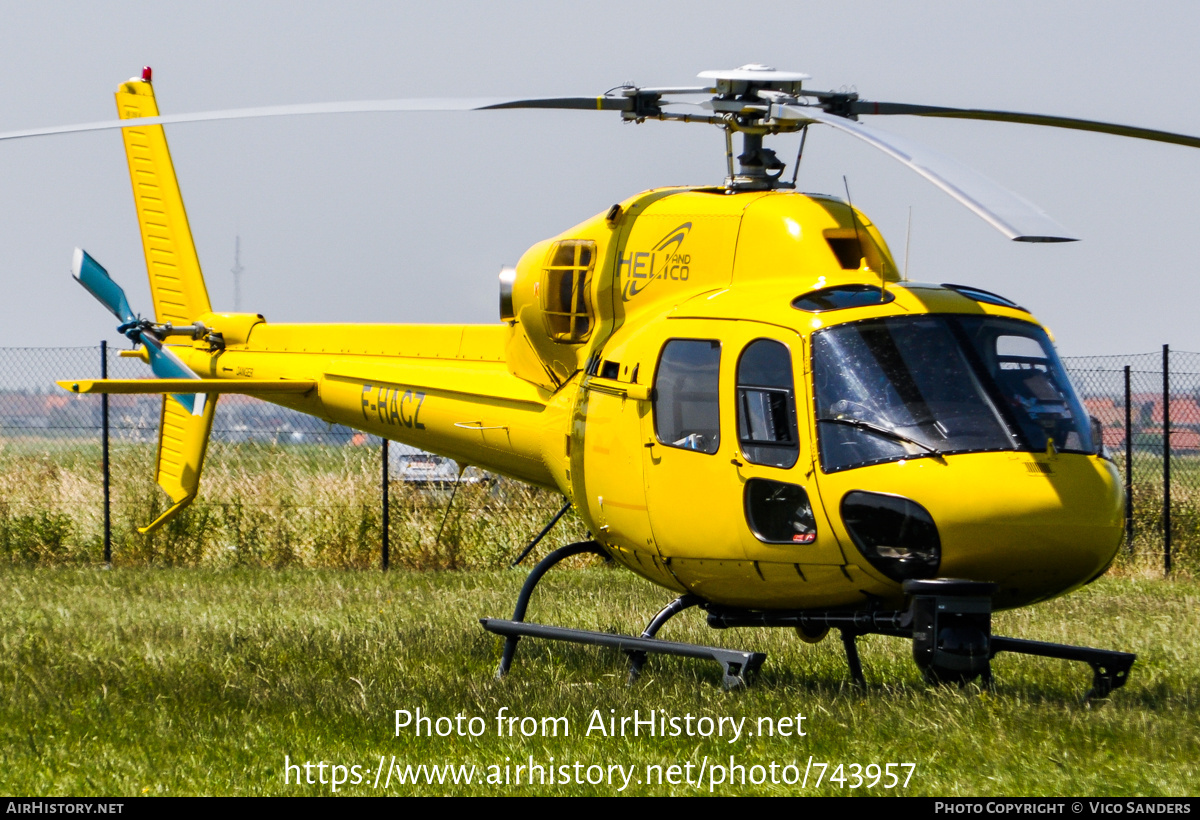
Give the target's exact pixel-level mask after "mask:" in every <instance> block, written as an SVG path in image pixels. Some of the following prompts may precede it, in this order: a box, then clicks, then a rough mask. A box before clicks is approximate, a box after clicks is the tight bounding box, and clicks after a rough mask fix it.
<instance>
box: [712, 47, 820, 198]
mask: <svg viewBox="0 0 1200 820" xmlns="http://www.w3.org/2000/svg"><path fill="white" fill-rule="evenodd" d="M700 77H701V78H702V79H706V80H711V81H714V82H713V85H714V91H715V92H716V95H715V96H714V97H713V99H712V100H711V102H709V103H708V105H711V106H712V109H713V111H714V112H716V113H718V114H721V115H722V123H721V125H722V127H723V128H724V129H725V131H726V134H727V138H728V137H730V136H732V134H733V132H735V131H736V132H739V133H741V135H742V152H741V153H740V154H738V155H737V162H738V167H737V170H736V171H734V169H733V167H732V165H733V163H732V161H730V163H729V165H730V168H729V175H728V176H727V177H726V178H725V187H726V188H728V189H729V190H731V191H769V190H773V189H776V188H791V187H793V186H792V183H790V182H786V181H784V180H783V179H782V176H783V170H784V168H785V167H787V166H786V163H784V162H783V161H782V160H780V159H779V157H778V156H776V155H775V152H774V151H773V150H771V149H770V148H766V147H764V146H763V137H765V136H766V135H768V134H778V133H783V132H791V131H798V130H800V128H801V127H802V124H801V123H799V122H796V121H787V120H784V121H780V120H778V119H776V118H773V117H772V115H771V107H772V105H773V104H777V103H778V104H792V105H795V104H796V103H797V102H799V99H798V98H799V95H800V94H801V87H802V84H803V82H804V81H805V80H807V79H808V78H809V76H808V75H807V74H801V73H798V72H795V71H776V70H775V69H774V68H770V67H768V66H764V65H745V66H742V67H741V68H735V69H727V70H719V71H704V72H702V73H701V74H700Z"/></svg>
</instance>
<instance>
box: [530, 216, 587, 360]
mask: <svg viewBox="0 0 1200 820" xmlns="http://www.w3.org/2000/svg"><path fill="white" fill-rule="evenodd" d="M595 263H596V243H595V242H592V241H590V240H583V239H568V240H566V241H564V242H556V243H555V244H554V246H553V247H551V248H550V253H549V254H547V255H546V265H545V268H544V270H543V274H544V276H543V283H542V312H543V313H544V315H545V317H546V330H547V332H548V333H549V334H550V338H551V339H553V340H554V341H556V342H568V343H570V344H578V343H579V342H582V341H585V340H586V339H587V337H588V334H590V333H591V332H592V304H591V302H592V297H591V293H590V290H591V288H590V285H591V282H592V268H593V267H594V266H595Z"/></svg>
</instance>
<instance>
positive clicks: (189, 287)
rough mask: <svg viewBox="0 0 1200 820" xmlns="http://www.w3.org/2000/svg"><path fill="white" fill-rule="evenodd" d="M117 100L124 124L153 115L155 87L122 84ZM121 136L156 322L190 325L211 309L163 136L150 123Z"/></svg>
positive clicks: (145, 83) (134, 82) (155, 110)
mask: <svg viewBox="0 0 1200 820" xmlns="http://www.w3.org/2000/svg"><path fill="white" fill-rule="evenodd" d="M116 97H117V115H118V116H119V117H120V118H121V119H123V120H126V119H132V118H134V117H157V116H158V104H157V103H156V102H155V100H154V89H153V87H152V86H151V85H150V82H149V81H148V80H139V79H132V80H130V81H129V82H126V83H122V85H121V87H120V88H118V89H117V94H116ZM121 138H122V139H123V140H124V141H125V156H126V158H127V159H128V161H129V176H130V180H131V182H132V183H133V203H134V206H135V207H136V208H137V215H138V225H139V226H140V227H141V231H142V247H143V248H144V249H145V252H146V272H147V273H148V274H149V276H150V295H151V296H152V297H153V299H154V316H155V319H156V320H157V321H158V322H160V323H166V322H171V323H172V324H176V325H186V324H190V323H191V322H192V320H194V319H195V318H196V317H198V316H200V315H201V314H203V313H208V312H209V311H210V310H211V307H210V305H209V302H208V290H207V289H206V288H205V286H204V275H203V273H202V272H201V271H200V259H199V257H197V256H196V246H195V243H194V242H193V241H192V231H191V229H190V228H189V227H188V221H187V212H186V211H185V210H184V207H183V196H182V195H181V194H180V192H179V182H178V180H177V179H176V178H175V167H174V165H172V164H171V152H170V151H169V150H168V149H167V135H166V133H165V132H164V131H163V127H162V126H161V125H152V126H139V127H137V128H122V129H121Z"/></svg>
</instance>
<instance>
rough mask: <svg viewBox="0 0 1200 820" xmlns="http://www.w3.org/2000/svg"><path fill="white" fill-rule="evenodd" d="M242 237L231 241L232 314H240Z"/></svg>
mask: <svg viewBox="0 0 1200 820" xmlns="http://www.w3.org/2000/svg"><path fill="white" fill-rule="evenodd" d="M242 270H243V268H242V237H241V236H240V235H238V236H236V237H234V239H233V267H232V268H231V269H230V271H229V272H230V273H232V274H233V312H234V313H241V312H242Z"/></svg>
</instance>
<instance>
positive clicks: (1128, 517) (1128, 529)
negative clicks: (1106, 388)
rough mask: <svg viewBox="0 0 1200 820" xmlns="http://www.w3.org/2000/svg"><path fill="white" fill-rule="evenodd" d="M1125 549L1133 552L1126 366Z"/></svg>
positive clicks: (1129, 400)
mask: <svg viewBox="0 0 1200 820" xmlns="http://www.w3.org/2000/svg"><path fill="white" fill-rule="evenodd" d="M1125 547H1126V549H1128V550H1129V551H1130V552H1133V391H1132V390H1131V389H1130V378H1129V365H1125Z"/></svg>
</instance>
